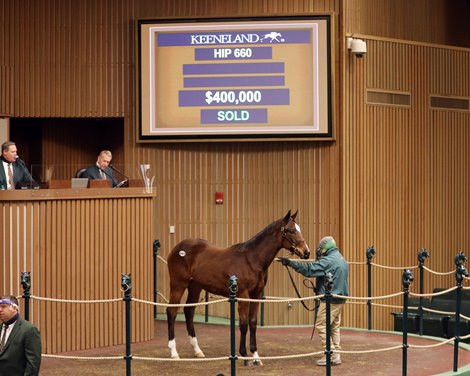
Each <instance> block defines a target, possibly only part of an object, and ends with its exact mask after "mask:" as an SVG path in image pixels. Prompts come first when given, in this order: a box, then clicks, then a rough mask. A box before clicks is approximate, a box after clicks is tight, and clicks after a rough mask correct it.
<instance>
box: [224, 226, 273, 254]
mask: <svg viewBox="0 0 470 376" xmlns="http://www.w3.org/2000/svg"><path fill="white" fill-rule="evenodd" d="M280 221H282V219H278V220H277V221H274V222H273V223H271V224H270V225H267V226H266V227H265V228H264V229H262V230H261V231H260V232H258V233H257V234H256V235H255V236H253V237H252V238H251V239H249V240H247V241H246V242H243V243H237V244H234V245H233V246H232V248H233V249H234V250H235V252H239V253H243V252H249V251H250V250H252V249H255V248H257V247H258V246H259V245H260V244H261V243H262V242H263V241H264V239H266V237H267V236H268V235H271V234H272V233H273V232H274V231H275V230H276V229H277V227H279V222H280Z"/></svg>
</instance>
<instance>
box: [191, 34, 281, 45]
mask: <svg viewBox="0 0 470 376" xmlns="http://www.w3.org/2000/svg"><path fill="white" fill-rule="evenodd" d="M267 42H269V43H273V42H277V43H282V42H285V39H284V38H283V37H282V34H281V33H279V32H277V31H271V32H269V33H263V34H252V33H248V34H195V35H191V44H248V43H249V44H256V43H267Z"/></svg>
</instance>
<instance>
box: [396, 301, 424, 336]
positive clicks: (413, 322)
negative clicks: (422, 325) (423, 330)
mask: <svg viewBox="0 0 470 376" xmlns="http://www.w3.org/2000/svg"><path fill="white" fill-rule="evenodd" d="M430 306H431V300H430V299H428V298H423V307H427V308H429V307H430ZM418 307H419V298H408V317H407V320H406V330H407V332H408V333H419V313H418ZM413 308H414V309H413ZM391 314H392V315H393V330H394V331H396V332H403V311H401V312H391Z"/></svg>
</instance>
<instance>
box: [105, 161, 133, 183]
mask: <svg viewBox="0 0 470 376" xmlns="http://www.w3.org/2000/svg"><path fill="white" fill-rule="evenodd" d="M109 167H110V168H111V170H113V171H116V172H117V173H118V174H119V175H121V176H122V177H124V180H123V181H121V182H119V183H118V184H116V187H115V188H121V187H122V186H123V185H124V184H126V183H127V182H128V181H129V180H130V179H129V177H128V176H127V175H125V174H124V173H122V172H121V171H120V170H118V169H117V168H116V167H114V166H113V165H112V164H110V165H109Z"/></svg>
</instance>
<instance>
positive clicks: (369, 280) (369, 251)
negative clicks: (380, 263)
mask: <svg viewBox="0 0 470 376" xmlns="http://www.w3.org/2000/svg"><path fill="white" fill-rule="evenodd" d="M374 256H375V249H374V246H369V247H367V251H366V257H367V297H368V298H371V297H372V259H373V258H374ZM367 328H368V329H369V330H372V300H371V299H368V300H367Z"/></svg>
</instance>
